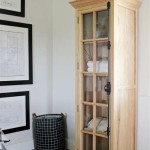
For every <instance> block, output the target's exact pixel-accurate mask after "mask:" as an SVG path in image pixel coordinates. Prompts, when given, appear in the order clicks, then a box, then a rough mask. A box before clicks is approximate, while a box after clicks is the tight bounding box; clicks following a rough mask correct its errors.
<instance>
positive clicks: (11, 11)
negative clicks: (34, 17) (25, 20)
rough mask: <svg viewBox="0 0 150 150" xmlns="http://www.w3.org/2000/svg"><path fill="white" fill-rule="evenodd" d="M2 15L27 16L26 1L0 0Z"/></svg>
mask: <svg viewBox="0 0 150 150" xmlns="http://www.w3.org/2000/svg"><path fill="white" fill-rule="evenodd" d="M0 13H2V14H8V15H14V16H20V17H24V16H25V0H0Z"/></svg>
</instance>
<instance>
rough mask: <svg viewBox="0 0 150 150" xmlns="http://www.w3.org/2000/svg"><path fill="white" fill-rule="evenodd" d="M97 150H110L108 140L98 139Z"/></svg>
mask: <svg viewBox="0 0 150 150" xmlns="http://www.w3.org/2000/svg"><path fill="white" fill-rule="evenodd" d="M96 150H108V140H107V139H105V138H102V137H96Z"/></svg>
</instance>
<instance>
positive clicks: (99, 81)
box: [96, 77, 108, 104]
mask: <svg viewBox="0 0 150 150" xmlns="http://www.w3.org/2000/svg"><path fill="white" fill-rule="evenodd" d="M106 84H107V77H96V102H97V103H103V104H108V100H107V99H108V96H107V93H106V92H105V90H104V86H105V85H106Z"/></svg>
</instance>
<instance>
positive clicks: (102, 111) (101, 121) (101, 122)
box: [96, 106, 108, 133]
mask: <svg viewBox="0 0 150 150" xmlns="http://www.w3.org/2000/svg"><path fill="white" fill-rule="evenodd" d="M107 117H108V109H107V108H105V107H99V106H97V107H96V119H97V125H96V131H97V132H98V133H106V132H107V126H108V119H107Z"/></svg>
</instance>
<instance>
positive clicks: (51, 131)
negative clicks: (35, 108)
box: [33, 114, 65, 150]
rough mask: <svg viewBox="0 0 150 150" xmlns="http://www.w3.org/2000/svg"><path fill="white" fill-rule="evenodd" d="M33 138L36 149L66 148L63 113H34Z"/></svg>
mask: <svg viewBox="0 0 150 150" xmlns="http://www.w3.org/2000/svg"><path fill="white" fill-rule="evenodd" d="M33 140H34V149H35V150H65V128H64V115H63V114H46V115H40V116H36V114H33Z"/></svg>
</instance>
